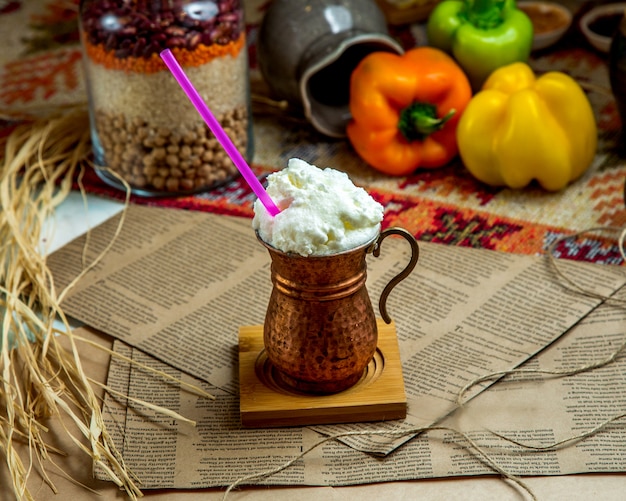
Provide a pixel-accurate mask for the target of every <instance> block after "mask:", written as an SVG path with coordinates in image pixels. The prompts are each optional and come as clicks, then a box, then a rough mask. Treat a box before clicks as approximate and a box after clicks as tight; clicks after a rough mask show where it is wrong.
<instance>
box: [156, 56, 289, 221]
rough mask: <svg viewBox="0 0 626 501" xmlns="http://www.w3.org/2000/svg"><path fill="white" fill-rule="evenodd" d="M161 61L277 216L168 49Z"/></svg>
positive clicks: (250, 171)
mask: <svg viewBox="0 0 626 501" xmlns="http://www.w3.org/2000/svg"><path fill="white" fill-rule="evenodd" d="M161 59H163V61H164V62H165V64H166V65H167V67H168V68H169V70H170V71H171V72H172V75H174V78H175V79H176V81H177V82H178V84H179V85H180V86H181V87H182V89H183V90H184V91H185V94H187V97H188V98H189V100H190V101H191V103H192V104H193V105H194V106H195V107H196V109H197V110H198V113H200V115H201V116H202V118H203V119H204V121H205V122H206V124H207V125H208V126H209V129H211V132H212V133H213V135H214V136H215V139H217V140H218V141H219V143H220V144H221V145H222V148H224V150H225V151H226V153H228V156H229V157H230V158H231V160H232V161H233V163H234V164H235V166H236V167H237V168H238V169H239V172H240V173H241V175H242V176H243V178H244V179H245V180H246V182H247V183H248V184H249V185H250V188H252V191H253V192H254V193H255V195H256V196H257V197H259V200H260V201H261V203H262V204H263V206H264V207H265V210H267V212H268V213H269V214H270V215H271V216H275V215H276V214H278V213H279V212H280V210H279V209H278V207H276V204H275V203H274V201H273V200H272V199H271V198H270V196H269V195H268V194H267V192H266V191H265V189H264V188H263V185H262V184H261V182H260V181H259V180H258V179H257V177H256V176H255V175H254V172H252V169H250V166H249V165H248V164H247V163H246V161H245V160H244V158H243V156H242V155H241V153H239V150H238V149H237V148H236V147H235V145H234V144H233V142H232V141H231V140H230V138H229V137H228V134H226V132H224V129H222V126H221V125H220V123H219V122H218V121H217V119H216V118H215V117H214V116H213V113H211V110H210V109H209V107H208V106H207V105H206V103H205V102H204V101H203V100H202V98H201V97H200V94H198V91H197V90H196V89H195V87H194V86H193V84H192V83H191V82H190V81H189V78H187V75H185V72H184V71H183V69H182V68H181V66H180V64H178V61H176V58H175V57H174V55H173V54H172V52H171V51H170V50H169V49H165V50H164V51H162V52H161Z"/></svg>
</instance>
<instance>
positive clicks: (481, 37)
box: [426, 0, 533, 91]
mask: <svg viewBox="0 0 626 501" xmlns="http://www.w3.org/2000/svg"><path fill="white" fill-rule="evenodd" d="M426 30H427V35H428V42H429V45H431V46H432V47H436V48H438V49H441V50H443V51H445V52H447V53H449V54H451V55H452V56H453V57H454V58H455V59H456V61H457V63H458V64H459V66H461V68H463V70H464V71H465V73H466V75H467V76H468V78H469V80H470V82H471V84H472V88H473V89H474V90H475V91H477V90H479V89H480V87H481V86H482V84H483V82H484V81H485V80H486V79H487V77H488V76H489V75H490V74H491V72H492V71H494V70H495V69H497V68H500V67H501V66H505V65H507V64H511V63H514V62H518V61H519V62H527V61H528V58H529V56H530V50H531V46H532V42H533V25H532V22H531V21H530V18H529V17H528V16H527V15H526V14H525V13H524V12H522V11H521V10H520V9H518V8H517V6H516V3H515V0H443V1H442V2H440V3H439V4H438V5H437V6H436V7H435V8H434V9H433V11H432V12H431V14H430V16H429V18H428V22H427V25H426Z"/></svg>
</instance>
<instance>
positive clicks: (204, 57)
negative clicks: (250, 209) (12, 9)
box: [80, 0, 253, 196]
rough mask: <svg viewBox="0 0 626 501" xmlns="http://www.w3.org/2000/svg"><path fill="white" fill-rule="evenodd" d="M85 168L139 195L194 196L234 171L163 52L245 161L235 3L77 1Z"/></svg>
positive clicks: (244, 63)
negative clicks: (89, 148) (86, 127)
mask: <svg viewBox="0 0 626 501" xmlns="http://www.w3.org/2000/svg"><path fill="white" fill-rule="evenodd" d="M80 31H81V42H82V45H83V52H84V58H83V59H84V68H85V78H86V84H87V95H88V99H89V109H90V119H91V137H92V142H93V150H94V161H95V170H96V172H97V173H98V175H99V176H100V177H101V178H102V179H103V180H104V181H105V182H106V183H108V184H110V185H113V186H115V187H117V188H120V189H126V184H127V185H129V186H130V189H131V191H132V192H133V193H135V194H137V195H141V196H163V195H180V194H188V193H196V192H200V191H205V190H209V189H211V188H214V187H216V186H218V185H220V184H223V183H225V182H226V181H229V180H230V179H232V178H233V177H234V176H236V175H237V174H238V171H237V168H236V167H235V165H234V164H233V162H232V161H231V159H230V158H229V157H228V155H227V154H226V152H225V151H224V150H223V149H222V147H221V145H220V144H219V143H218V141H217V139H215V137H214V136H213V134H212V133H211V131H210V130H209V128H208V127H207V126H206V124H205V123H204V121H203V119H202V118H201V116H200V115H199V114H198V112H197V110H196V109H195V108H194V106H193V105H192V104H191V102H190V101H189V100H188V98H187V96H186V94H185V93H184V92H183V90H182V89H181V88H180V87H179V85H178V83H177V82H176V80H175V79H174V77H173V76H172V75H171V73H170V72H169V70H168V69H167V67H166V66H165V63H164V62H163V61H162V59H161V57H160V53H161V52H162V51H163V50H165V49H170V50H171V51H172V54H173V55H174V57H175V58H176V59H177V60H178V62H179V63H180V64H181V66H182V67H183V69H184V70H185V73H186V74H187V76H188V77H189V79H190V80H191V82H192V83H193V85H194V86H195V87H196V89H197V90H198V92H199V94H200V96H201V97H202V98H203V99H204V101H205V102H206V103H207V105H208V106H209V108H210V109H211V111H212V112H213V115H214V116H215V117H216V118H217V120H218V121H219V122H220V124H221V125H222V127H223V128H224V130H225V131H226V133H227V134H228V135H229V137H230V138H231V140H232V141H233V143H234V144H235V146H236V147H237V149H238V150H239V151H240V152H241V154H242V155H243V156H244V158H246V159H247V160H248V161H251V159H252V155H253V141H252V122H251V114H250V91H249V79H248V58H247V48H246V34H245V22H244V12H243V6H242V4H241V1H240V0H212V1H181V0H170V1H157V0H143V1H142V0H82V1H81V4H80Z"/></svg>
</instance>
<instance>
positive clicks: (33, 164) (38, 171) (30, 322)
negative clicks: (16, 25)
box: [0, 109, 141, 500]
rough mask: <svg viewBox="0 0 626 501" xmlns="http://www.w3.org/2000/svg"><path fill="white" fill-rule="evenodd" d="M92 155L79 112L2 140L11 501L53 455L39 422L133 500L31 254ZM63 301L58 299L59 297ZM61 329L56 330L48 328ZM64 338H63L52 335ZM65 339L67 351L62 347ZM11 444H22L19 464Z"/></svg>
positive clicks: (36, 255)
mask: <svg viewBox="0 0 626 501" xmlns="http://www.w3.org/2000/svg"><path fill="white" fill-rule="evenodd" d="M90 151H91V144H90V138H89V122H88V116H87V113H86V111H85V110H84V109H76V110H69V111H66V112H65V113H64V114H61V115H57V116H53V117H52V118H48V119H42V120H35V121H33V122H30V123H27V124H24V125H20V126H19V127H17V128H16V129H15V130H14V131H13V132H12V133H11V135H10V136H9V137H8V138H7V141H6V145H5V152H4V158H3V164H2V172H1V173H0V203H1V205H2V207H1V209H2V210H1V212H0V242H1V244H0V261H1V262H2V266H1V267H0V309H1V310H2V311H0V315H1V317H0V318H1V323H2V330H1V331H0V332H1V333H0V452H1V453H2V454H3V455H4V456H5V458H6V463H7V466H8V470H9V473H10V477H11V482H12V487H13V491H14V494H15V496H16V498H18V499H27V500H30V499H33V498H32V495H31V494H30V492H29V491H28V488H27V480H28V477H29V475H30V473H31V470H32V469H33V468H37V469H38V470H39V471H40V472H41V474H42V476H43V477H44V480H45V482H46V483H47V484H48V485H49V486H50V488H51V489H52V490H53V491H55V492H56V488H55V486H54V484H53V482H52V481H51V479H50V478H49V476H48V475H47V473H46V466H49V465H54V461H53V458H51V457H50V454H51V453H56V452H58V451H55V449H53V448H52V447H51V446H50V445H48V444H47V443H46V441H45V439H44V434H45V432H46V431H47V428H46V426H45V422H46V419H47V418H49V417H51V416H55V417H61V416H65V417H66V418H69V421H70V422H71V423H73V425H74V427H75V429H69V428H66V431H67V434H68V436H69V437H70V439H71V440H72V441H73V442H74V443H75V444H76V445H77V446H78V448H80V449H81V450H82V451H83V452H85V454H87V455H88V456H90V457H91V458H92V459H93V461H94V466H95V465H98V466H100V467H101V468H102V469H103V470H104V471H106V472H107V474H108V476H109V478H110V479H111V480H112V481H113V482H115V483H116V484H117V485H118V486H119V487H120V488H123V489H124V490H125V491H126V493H127V494H128V496H129V497H130V498H131V499H137V498H138V497H139V496H141V491H140V490H139V488H138V486H137V481H136V479H135V478H134V477H133V476H132V474H131V473H130V472H129V470H128V469H127V467H126V465H125V464H124V461H123V459H122V457H121V455H120V454H119V453H118V451H117V449H116V448H115V445H114V443H113V441H112V439H111V437H110V435H109V433H108V432H107V429H106V426H105V424H104V422H103V419H102V414H101V411H100V405H99V401H98V398H97V396H96V394H95V393H94V390H93V389H92V386H91V384H90V381H89V379H88V378H87V376H86V375H85V373H84V371H83V367H82V365H81V361H80V357H79V354H78V351H77V347H76V340H75V339H74V337H73V333H72V329H71V327H70V325H69V322H68V320H67V318H66V316H65V315H64V313H63V311H62V310H61V308H60V306H59V303H60V299H59V297H60V296H59V295H57V292H56V291H55V288H54V281H53V279H52V276H51V274H50V271H49V269H48V267H47V266H46V259H45V257H44V256H43V255H42V253H41V252H40V249H39V238H40V235H41V233H42V230H43V225H44V223H45V221H46V219H47V218H48V217H50V216H51V215H52V214H53V212H54V210H55V208H56V207H57V206H58V205H59V204H60V203H61V202H62V201H63V200H64V199H65V197H66V196H67V194H68V193H69V191H70V190H71V188H72V180H73V178H74V177H75V175H76V174H77V173H78V172H79V171H80V170H81V169H82V168H83V167H84V166H85V164H86V162H87V159H88V157H89V154H90ZM61 295H63V294H61ZM55 319H56V320H57V321H60V322H61V324H62V325H63V326H64V327H63V329H60V330H59V329H55V328H54V327H53V323H54V321H55ZM58 334H62V335H63V336H59V335H58ZM62 337H65V338H66V339H67V343H66V344H69V348H67V349H66V348H64V347H63V346H62V343H61V338H62ZM18 443H22V444H23V443H26V444H27V445H28V451H29V454H28V458H27V460H26V463H25V462H24V461H23V460H22V458H21V457H20V455H19V454H18V450H17V448H16V446H17V445H18Z"/></svg>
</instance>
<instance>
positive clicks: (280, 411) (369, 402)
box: [239, 320, 406, 428]
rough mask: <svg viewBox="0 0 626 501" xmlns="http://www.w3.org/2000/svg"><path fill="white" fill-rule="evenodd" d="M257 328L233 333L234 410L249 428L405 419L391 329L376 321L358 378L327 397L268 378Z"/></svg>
mask: <svg viewBox="0 0 626 501" xmlns="http://www.w3.org/2000/svg"><path fill="white" fill-rule="evenodd" d="M274 371H275V369H274V367H273V366H272V363H271V362H270V361H269V360H268V358H267V356H266V354H265V350H264V347H263V326H260V325H254V326H242V327H240V328H239V387H240V396H239V410H240V413H241V424H242V425H243V426H245V427H249V428H269V427H278V426H303V425H313V424H331V423H356V422H363V421H386V420H391V419H404V418H405V417H406V394H405V392H404V379H403V378H402V364H401V361H400V350H399V349H398V339H397V337H396V329H395V324H393V323H392V324H385V323H384V322H382V321H380V320H379V321H378V348H377V350H376V353H375V354H374V358H373V359H372V361H371V362H370V363H369V365H368V366H367V368H366V369H365V371H364V373H363V377H362V378H361V379H360V380H359V381H358V382H357V383H356V384H355V385H354V386H352V387H351V388H348V389H347V390H345V391H342V392H340V393H335V394H333V395H309V394H304V393H297V392H296V391H295V390H292V389H290V388H287V387H285V386H284V385H283V384H281V383H280V381H279V380H278V379H277V378H275V377H274V375H273V374H274Z"/></svg>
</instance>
